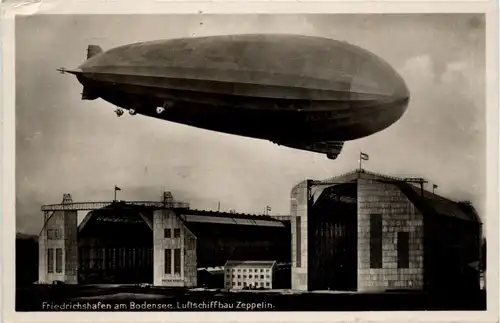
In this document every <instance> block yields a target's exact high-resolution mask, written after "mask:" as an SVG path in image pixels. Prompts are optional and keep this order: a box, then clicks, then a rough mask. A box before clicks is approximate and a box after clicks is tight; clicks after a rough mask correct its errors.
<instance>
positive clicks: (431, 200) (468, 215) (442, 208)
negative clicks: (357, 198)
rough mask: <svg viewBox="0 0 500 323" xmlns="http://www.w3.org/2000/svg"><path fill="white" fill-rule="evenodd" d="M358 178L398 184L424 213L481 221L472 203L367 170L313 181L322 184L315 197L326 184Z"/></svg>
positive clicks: (398, 178) (352, 180)
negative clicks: (454, 199) (440, 194)
mask: <svg viewBox="0 0 500 323" xmlns="http://www.w3.org/2000/svg"><path fill="white" fill-rule="evenodd" d="M358 179H368V180H374V181H380V182H386V183H387V182H389V183H391V184H394V185H396V186H397V187H398V188H399V189H400V190H401V191H402V192H403V193H404V194H405V195H406V196H407V198H408V199H409V200H410V201H411V202H412V203H413V204H414V205H415V206H416V207H417V208H418V209H419V211H420V212H422V214H430V215H442V216H448V217H453V218H457V219H460V220H464V221H473V222H479V223H480V222H481V220H480V218H479V216H478V214H477V212H476V210H475V209H474V207H473V206H472V205H471V204H470V203H464V202H457V201H452V200H450V199H447V198H445V197H442V196H439V195H437V194H434V193H431V192H429V191H427V190H425V189H424V190H423V196H422V190H421V188H420V186H418V187H417V186H416V185H414V184H411V183H409V182H406V181H405V179H404V178H400V177H395V176H390V175H383V174H377V173H373V172H369V171H366V170H361V171H360V170H354V171H351V172H348V173H345V174H342V175H339V176H336V177H333V178H330V179H327V180H324V181H313V183H318V184H322V185H320V186H319V189H318V190H317V193H316V194H315V199H318V198H319V197H320V195H321V194H322V192H323V191H324V190H325V189H326V188H328V187H329V186H328V185H324V184H328V183H332V186H335V185H340V184H342V183H349V182H356V181H357V180H358ZM417 185H418V184H417ZM330 187H331V186H330Z"/></svg>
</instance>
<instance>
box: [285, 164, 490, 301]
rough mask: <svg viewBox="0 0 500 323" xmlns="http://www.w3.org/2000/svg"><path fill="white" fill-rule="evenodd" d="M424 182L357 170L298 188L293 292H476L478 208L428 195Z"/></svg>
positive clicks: (294, 201) (294, 202) (295, 192)
mask: <svg viewBox="0 0 500 323" xmlns="http://www.w3.org/2000/svg"><path fill="white" fill-rule="evenodd" d="M424 182H425V181H424V180H423V179H403V178H395V177H390V176H386V175H381V174H375V173H371V172H367V171H364V170H361V169H360V170H356V171H353V172H350V173H347V174H344V175H341V176H338V177H334V178H331V179H328V180H325V181H313V180H306V181H303V182H301V183H299V184H298V185H296V186H295V187H294V188H293V189H292V192H291V227H292V288H293V289H296V290H319V289H331V290H344V291H347V290H351V291H360V292H363V291H376V292H380V291H387V290H419V291H439V290H448V291H449V290H453V289H454V288H458V286H460V287H459V288H461V289H468V290H477V289H479V272H478V271H477V270H476V269H474V268H473V265H472V264H473V263H474V262H476V261H478V260H479V259H480V244H481V222H480V219H479V217H478V215H477V213H476V211H475V209H474V208H473V206H472V205H471V204H470V203H468V202H455V201H451V200H449V199H446V198H443V197H441V196H438V195H436V194H434V193H431V192H428V191H426V190H425V189H424V188H423V184H424ZM416 183H420V184H421V185H420V186H419V185H415V184H416ZM458 282H460V283H459V284H458Z"/></svg>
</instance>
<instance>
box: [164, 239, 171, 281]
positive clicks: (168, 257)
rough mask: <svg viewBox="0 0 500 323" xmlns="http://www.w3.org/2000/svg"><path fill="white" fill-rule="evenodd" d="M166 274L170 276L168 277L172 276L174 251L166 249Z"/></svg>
mask: <svg viewBox="0 0 500 323" xmlns="http://www.w3.org/2000/svg"><path fill="white" fill-rule="evenodd" d="M169 230H170V229H169ZM165 274H168V275H170V274H172V250H171V249H165Z"/></svg>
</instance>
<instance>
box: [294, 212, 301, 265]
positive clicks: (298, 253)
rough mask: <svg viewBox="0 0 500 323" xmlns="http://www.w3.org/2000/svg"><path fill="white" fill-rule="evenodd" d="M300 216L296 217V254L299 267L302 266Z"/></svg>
mask: <svg viewBox="0 0 500 323" xmlns="http://www.w3.org/2000/svg"><path fill="white" fill-rule="evenodd" d="M300 221H301V219H300V216H298V217H296V219H295V255H296V259H295V262H296V263H297V265H296V266H297V267H302V262H301V259H300V258H301V250H300V249H301V248H302V245H301V242H302V237H301V229H302V223H301V222H300Z"/></svg>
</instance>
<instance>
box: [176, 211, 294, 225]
mask: <svg viewBox="0 0 500 323" xmlns="http://www.w3.org/2000/svg"><path fill="white" fill-rule="evenodd" d="M180 217H181V219H182V220H183V221H185V222H187V223H212V224H229V225H249V226H264V227H279V228H282V227H284V226H285V225H284V224H283V222H281V221H279V220H275V219H272V218H262V219H259V218H248V217H247V218H245V217H237V216H233V217H229V216H218V215H194V214H182V215H180Z"/></svg>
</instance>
